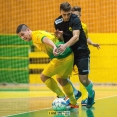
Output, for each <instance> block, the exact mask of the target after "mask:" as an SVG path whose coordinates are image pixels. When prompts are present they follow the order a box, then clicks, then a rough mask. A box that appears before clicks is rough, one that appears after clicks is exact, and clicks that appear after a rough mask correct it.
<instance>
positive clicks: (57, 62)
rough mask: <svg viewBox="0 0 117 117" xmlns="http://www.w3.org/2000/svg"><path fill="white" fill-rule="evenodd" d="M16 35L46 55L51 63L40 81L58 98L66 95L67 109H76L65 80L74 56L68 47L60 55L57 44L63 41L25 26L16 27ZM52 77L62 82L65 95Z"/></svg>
mask: <svg viewBox="0 0 117 117" xmlns="http://www.w3.org/2000/svg"><path fill="white" fill-rule="evenodd" d="M16 33H17V34H18V36H19V37H20V38H22V39H23V40H25V41H33V44H34V45H35V46H36V47H37V48H38V49H39V50H40V51H44V52H46V53H47V54H48V56H49V57H50V59H51V61H50V63H49V64H48V65H47V66H46V68H45V69H44V70H43V71H42V73H41V75H40V78H41V80H42V81H43V82H44V83H45V85H46V86H47V87H48V88H49V89H50V90H51V91H53V92H54V93H56V94H57V97H58V98H64V97H65V94H66V96H67V97H68V98H69V99H70V104H69V105H67V109H71V108H78V105H77V102H76V99H75V96H74V94H73V88H72V85H71V84H70V83H69V82H68V80H67V78H68V76H69V75H70V74H71V72H72V69H73V59H74V54H73V52H72V50H71V48H69V47H68V48H66V51H64V52H63V53H60V52H59V51H58V47H59V44H63V43H64V42H63V41H59V40H58V39H57V37H56V36H55V35H54V34H51V33H49V32H46V31H41V30H37V31H32V30H30V29H29V27H28V26H27V25H25V24H20V25H19V26H18V27H17V30H16ZM53 75H56V77H57V78H58V79H60V80H61V81H62V82H61V86H62V88H63V90H64V92H65V94H64V93H63V92H62V90H61V89H60V88H59V86H58V85H57V83H56V81H55V80H54V79H53V78H52V76H53ZM68 89H69V90H68Z"/></svg>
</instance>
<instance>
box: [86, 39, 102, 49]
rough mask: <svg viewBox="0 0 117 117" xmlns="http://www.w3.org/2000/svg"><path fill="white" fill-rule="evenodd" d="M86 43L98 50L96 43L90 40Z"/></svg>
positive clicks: (98, 46)
mask: <svg viewBox="0 0 117 117" xmlns="http://www.w3.org/2000/svg"><path fill="white" fill-rule="evenodd" d="M87 43H88V44H89V45H92V46H94V47H97V49H100V45H99V44H97V43H94V42H92V41H91V39H90V38H88V39H87Z"/></svg>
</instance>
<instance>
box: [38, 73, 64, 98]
mask: <svg viewBox="0 0 117 117" xmlns="http://www.w3.org/2000/svg"><path fill="white" fill-rule="evenodd" d="M40 77H41V80H42V81H43V82H44V83H45V85H46V86H47V87H48V88H49V89H50V90H51V91H53V92H54V93H56V94H57V96H58V97H65V94H64V93H63V92H62V90H61V89H60V87H59V86H58V84H57V83H56V81H55V80H54V79H53V78H49V77H47V76H45V75H44V74H41V76H40Z"/></svg>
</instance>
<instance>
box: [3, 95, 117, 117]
mask: <svg viewBox="0 0 117 117" xmlns="http://www.w3.org/2000/svg"><path fill="white" fill-rule="evenodd" d="M113 97H117V95H114V96H108V97H104V98H98V99H96V100H102V99H106V98H113ZM51 108H52V107H49V108H44V109H39V110H34V111H28V112H24V113H19V114H13V115H8V116H3V117H10V116H15V115H21V114H26V113H32V112H36V111H42V110H47V109H51Z"/></svg>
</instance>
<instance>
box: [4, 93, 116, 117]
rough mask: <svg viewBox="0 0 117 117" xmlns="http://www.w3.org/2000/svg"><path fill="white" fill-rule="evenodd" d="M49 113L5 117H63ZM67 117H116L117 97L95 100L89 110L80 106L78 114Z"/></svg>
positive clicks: (37, 112)
mask: <svg viewBox="0 0 117 117" xmlns="http://www.w3.org/2000/svg"><path fill="white" fill-rule="evenodd" d="M49 111H52V109H47V110H36V111H31V112H25V113H19V114H15V115H9V116H6V117H65V116H49V115H48V112H49ZM67 117H117V95H116V96H114V97H113V96H110V97H106V98H102V99H98V100H96V104H95V105H94V106H93V107H92V108H91V109H87V108H86V107H81V106H80V108H79V109H78V113H74V112H71V115H70V116H67Z"/></svg>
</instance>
